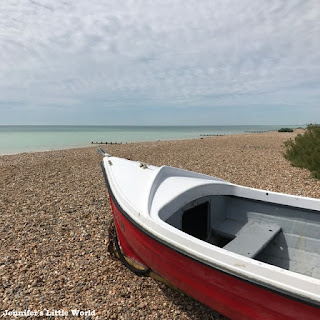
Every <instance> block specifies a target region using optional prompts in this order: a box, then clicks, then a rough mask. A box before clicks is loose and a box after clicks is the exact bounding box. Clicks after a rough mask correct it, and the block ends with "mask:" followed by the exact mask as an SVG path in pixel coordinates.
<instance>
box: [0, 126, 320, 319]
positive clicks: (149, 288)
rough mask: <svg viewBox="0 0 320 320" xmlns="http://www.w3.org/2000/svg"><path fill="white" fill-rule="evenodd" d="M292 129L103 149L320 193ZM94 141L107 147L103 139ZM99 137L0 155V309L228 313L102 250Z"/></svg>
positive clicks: (114, 315)
mask: <svg viewBox="0 0 320 320" xmlns="http://www.w3.org/2000/svg"><path fill="white" fill-rule="evenodd" d="M297 133H298V132H297V131H296V132H295V133H278V132H268V133H257V134H254V133H250V134H236V135H227V136H219V137H214V136H213V137H206V138H204V139H199V138H198V139H187V140H166V141H153V142H142V143H130V144H116V145H115V144H113V145H111V144H110V145H108V148H105V151H107V152H108V153H110V154H112V155H114V156H118V157H124V158H130V159H131V160H137V161H142V162H145V163H150V164H153V165H156V166H161V165H170V166H175V167H179V168H183V169H186V170H191V171H196V172H200V173H204V174H209V175H213V176H216V177H219V178H222V179H224V180H227V181H230V182H232V183H236V184H240V185H245V186H248V187H253V188H259V189H263V190H270V191H275V192H283V193H288V194H293V195H301V196H306V197H314V198H320V181H319V180H316V179H314V178H312V177H311V174H310V172H309V171H308V170H305V169H300V168H295V167H292V166H291V165H290V164H289V163H288V162H287V161H286V160H285V159H284V158H283V156H282V154H281V152H282V151H283V142H284V141H286V140H288V139H289V138H293V137H294V136H295V135H296V134H297ZM102 147H105V145H104V146H102ZM101 159H102V157H101V156H100V155H99V154H98V153H97V145H96V146H89V147H86V148H72V149H62V150H61V149H60V150H54V151H46V152H35V153H20V154H15V155H6V156H0V181H1V182H2V183H1V190H0V191H1V192H0V212H1V215H0V225H1V226H2V228H0V237H1V240H2V243H3V245H2V246H0V277H1V279H2V283H3V286H2V287H1V288H0V295H1V296H2V297H3V299H2V300H3V304H2V310H14V311H19V310H25V309H30V310H31V311H33V310H67V311H68V310H69V311H70V310H72V309H78V310H83V311H85V310H91V311H93V310H94V312H95V317H94V319H96V320H100V319H101V320H102V319H120V318H123V319H145V320H149V319H150V320H151V319H181V320H182V319H183V320H191V319H193V320H194V319H198V320H199V319H208V318H210V319H220V320H226V318H225V317H224V316H222V315H220V314H218V313H217V312H215V311H214V310H211V309H209V308H207V307H206V306H204V305H202V304H200V303H198V302H197V301H195V300H193V299H191V298H189V297H187V296H185V295H184V294H182V293H180V292H176V291H174V290H172V289H170V288H168V287H166V286H165V285H163V284H161V283H158V282H156V281H155V280H153V279H151V278H143V277H142V278H141V277H138V276H136V275H134V274H133V273H131V272H130V271H129V270H128V269H126V268H125V267H124V266H123V265H122V263H121V262H120V261H118V260H113V259H112V258H111V257H110V256H109V254H108V251H107V239H108V225H109V223H110V221H111V220H112V214H111V208H110V204H109V202H108V199H107V190H106V187H105V181H104V178H103V174H102V171H101V167H100V161H101Z"/></svg>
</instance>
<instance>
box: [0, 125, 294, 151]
mask: <svg viewBox="0 0 320 320" xmlns="http://www.w3.org/2000/svg"><path fill="white" fill-rule="evenodd" d="M282 127H292V128H294V127H296V126H288V125H278V126H272V125H270V126H266V125H264V126H252V125H251V126H152V127H151V126H1V125H0V154H2V155H3V154H14V153H21V152H33V151H45V150H55V149H65V148H75V147H84V146H89V145H91V142H104V143H105V142H122V143H125V142H142V141H155V140H178V139H192V138H199V137H200V135H214V134H236V133H244V132H247V131H269V130H278V129H279V128H282Z"/></svg>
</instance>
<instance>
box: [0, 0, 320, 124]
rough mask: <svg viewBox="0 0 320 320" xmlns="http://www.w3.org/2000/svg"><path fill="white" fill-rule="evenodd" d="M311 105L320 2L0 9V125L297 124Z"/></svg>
mask: <svg viewBox="0 0 320 320" xmlns="http://www.w3.org/2000/svg"><path fill="white" fill-rule="evenodd" d="M319 98H320V1H319V0H314V1H308V0H299V1H296V0H290V1H289V0H288V1H282V0H277V1H271V0H265V1H252V0H234V1H231V0H228V1H227V0H152V1H149V0H123V1H121V0H119V1H114V0H105V1H101V0H63V1H59V0H6V1H1V2H0V124H106V125H112V124H114V125H119V124H124V125H126V124H129V125H156V124H160V125H175V124H177V125H184V124H185V125H192V124H193V125H201V124H204V125H210V124H212V125H219V124H221V125H227V124H305V123H310V122H320V103H319V102H320V99H319Z"/></svg>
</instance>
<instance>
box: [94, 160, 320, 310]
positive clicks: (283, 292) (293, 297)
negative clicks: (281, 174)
mask: <svg viewBox="0 0 320 320" xmlns="http://www.w3.org/2000/svg"><path fill="white" fill-rule="evenodd" d="M100 165H101V167H102V171H103V175H104V179H105V183H106V186H107V190H108V192H109V195H110V197H111V200H112V201H113V203H114V204H115V205H116V207H117V209H118V210H119V211H120V213H121V214H122V215H123V216H124V218H126V219H127V220H128V221H129V222H130V223H131V224H132V225H133V226H135V227H136V228H137V229H139V230H140V231H141V232H142V233H144V234H145V235H147V236H148V237H150V238H151V239H152V240H154V241H156V242H158V243H160V244H161V245H164V246H165V247H167V248H169V249H170V250H173V251H175V252H177V253H178V254H181V255H183V256H185V257H187V258H189V259H192V260H193V261H195V262H198V263H200V264H202V265H204V266H206V267H209V268H210V269H213V270H215V271H218V272H222V273H223V274H226V275H228V276H231V277H234V278H236V279H238V280H241V281H244V282H246V283H249V284H251V285H254V286H257V287H259V288H262V289H265V290H268V291H270V292H273V293H276V294H279V295H281V296H283V297H286V298H288V299H291V300H294V301H297V302H300V303H302V304H306V305H309V306H311V307H315V308H320V301H316V300H314V299H310V298H308V297H307V296H305V295H299V294H297V293H294V292H290V291H289V290H285V289H282V288H280V287H277V286H273V285H268V283H266V282H263V281H258V280H257V279H253V278H249V277H245V276H244V275H242V274H240V273H236V272H232V271H231V270H228V269H224V268H222V267H221V268H220V267H219V266H218V265H214V264H212V263H210V262H209V261H204V260H202V259H200V258H199V257H196V256H194V255H192V254H191V253H190V252H187V251H184V250H183V249H182V248H179V247H176V246H174V245H173V244H172V243H170V242H168V241H165V240H164V239H162V238H159V237H156V235H154V234H153V233H152V232H150V231H149V230H147V229H146V228H144V227H143V225H141V224H140V223H138V222H137V221H136V220H135V219H134V218H133V217H132V216H131V215H130V214H129V213H127V212H126V210H125V209H124V208H122V206H121V205H120V204H119V202H118V200H117V198H116V197H115V195H114V193H113V191H112V189H111V186H110V182H109V179H108V176H107V172H106V168H105V166H104V162H103V161H101V162H100ZM245 188H247V187H245ZM248 189H251V188H248ZM263 191H264V190H263ZM256 201H263V200H256ZM309 210H310V209H309ZM311 210H312V209H311ZM160 220H161V219H160ZM161 221H162V222H164V221H163V220H161ZM164 223H165V222H164ZM171 227H172V226H171ZM172 228H174V227H172ZM244 258H245V257H244ZM263 264H266V263H263ZM267 265H268V264H267ZM271 266H272V265H271ZM277 268H279V267H277ZM280 269H281V268H280ZM284 271H289V272H292V271H290V270H284ZM292 273H293V272H292ZM302 276H305V275H302ZM306 277H308V276H306ZM308 278H310V277H308ZM311 278H312V277H311Z"/></svg>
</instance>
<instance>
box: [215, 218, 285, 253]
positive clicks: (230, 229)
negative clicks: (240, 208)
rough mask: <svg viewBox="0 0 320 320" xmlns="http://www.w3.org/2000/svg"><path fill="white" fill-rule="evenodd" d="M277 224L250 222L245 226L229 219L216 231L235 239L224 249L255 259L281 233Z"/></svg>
mask: <svg viewBox="0 0 320 320" xmlns="http://www.w3.org/2000/svg"><path fill="white" fill-rule="evenodd" d="M280 230H281V228H280V226H278V225H277V224H272V223H265V222H257V221H249V222H247V223H246V224H245V225H243V224H240V223H239V222H238V221H235V220H231V219H227V220H225V221H224V222H222V223H220V224H219V225H218V226H217V228H214V231H215V232H216V233H218V234H221V235H223V236H225V237H229V238H233V237H234V239H233V240H231V241H230V242H229V243H228V244H227V245H225V246H224V247H223V248H224V249H226V250H228V251H231V252H234V253H238V254H241V255H244V256H246V257H249V258H254V257H255V256H256V255H257V254H258V253H259V252H260V251H261V250H262V249H264V248H265V247H266V246H267V244H268V243H269V242H270V241H271V240H272V239H273V238H274V237H275V236H276V235H277V234H278V233H279V232H280Z"/></svg>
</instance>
